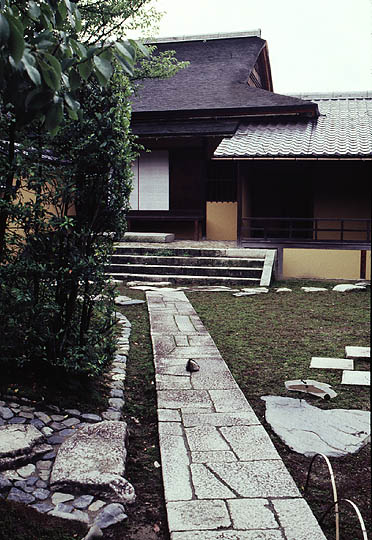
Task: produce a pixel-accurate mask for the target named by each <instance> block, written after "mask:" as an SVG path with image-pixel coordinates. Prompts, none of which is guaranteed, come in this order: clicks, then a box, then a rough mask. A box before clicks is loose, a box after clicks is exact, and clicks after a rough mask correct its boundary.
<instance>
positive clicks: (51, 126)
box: [45, 98, 63, 134]
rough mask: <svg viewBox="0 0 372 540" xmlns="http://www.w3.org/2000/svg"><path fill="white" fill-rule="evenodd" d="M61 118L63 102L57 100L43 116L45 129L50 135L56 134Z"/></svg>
mask: <svg viewBox="0 0 372 540" xmlns="http://www.w3.org/2000/svg"><path fill="white" fill-rule="evenodd" d="M62 118H63V102H62V100H61V99H60V98H57V100H56V101H54V102H53V103H52V104H51V105H50V107H49V108H48V110H47V113H46V115H45V127H46V129H47V130H48V131H50V132H51V133H52V134H55V133H56V132H57V129H58V126H59V124H60V123H61V121H62Z"/></svg>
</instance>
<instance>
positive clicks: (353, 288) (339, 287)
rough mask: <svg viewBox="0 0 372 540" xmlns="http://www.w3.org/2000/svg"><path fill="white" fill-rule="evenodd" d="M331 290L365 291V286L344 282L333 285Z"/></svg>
mask: <svg viewBox="0 0 372 540" xmlns="http://www.w3.org/2000/svg"><path fill="white" fill-rule="evenodd" d="M332 290H333V291H336V292H350V291H365V290H366V288H365V286H364V285H354V284H349V283H345V284H340V285H336V286H335V287H333V289H332Z"/></svg>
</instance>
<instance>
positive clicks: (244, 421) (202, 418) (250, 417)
mask: <svg viewBox="0 0 372 540" xmlns="http://www.w3.org/2000/svg"><path fill="white" fill-rule="evenodd" d="M247 409H248V410H246V411H239V412H230V413H204V414H195V413H192V412H189V411H185V412H183V413H182V419H183V424H184V426H185V427H192V426H208V425H209V426H235V425H237V426H242V425H243V426H249V425H253V424H258V425H261V424H260V421H259V420H258V418H257V416H256V414H255V413H254V411H253V409H252V408H251V407H250V406H249V407H248V408H247Z"/></svg>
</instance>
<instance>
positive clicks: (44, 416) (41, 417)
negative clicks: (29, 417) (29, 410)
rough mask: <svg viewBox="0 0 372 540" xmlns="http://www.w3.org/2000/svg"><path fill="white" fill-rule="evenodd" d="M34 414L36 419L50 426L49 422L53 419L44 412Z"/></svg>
mask: <svg viewBox="0 0 372 540" xmlns="http://www.w3.org/2000/svg"><path fill="white" fill-rule="evenodd" d="M34 414H35V416H36V418H38V419H39V420H41V421H42V422H44V424H49V422H51V421H52V419H51V417H50V416H49V415H47V414H45V413H44V412H42V411H35V413H34Z"/></svg>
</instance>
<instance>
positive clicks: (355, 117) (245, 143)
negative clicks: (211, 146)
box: [214, 92, 372, 158]
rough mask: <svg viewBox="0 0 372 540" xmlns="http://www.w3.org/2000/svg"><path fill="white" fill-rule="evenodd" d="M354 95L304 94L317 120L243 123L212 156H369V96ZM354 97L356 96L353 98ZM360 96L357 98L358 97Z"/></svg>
mask: <svg viewBox="0 0 372 540" xmlns="http://www.w3.org/2000/svg"><path fill="white" fill-rule="evenodd" d="M368 94H369V95H371V92H369V93H356V92H354V93H353V94H352V95H351V96H349V97H342V98H341V97H339V98H337V97H336V96H337V95H340V93H336V92H335V93H333V94H327V96H326V97H325V98H321V96H320V95H316V97H315V96H314V95H311V94H304V95H302V96H301V97H302V99H309V100H310V99H311V101H313V102H315V103H317V104H318V107H319V111H320V116H319V117H318V118H316V119H311V120H306V119H298V120H295V119H294V120H292V121H288V120H287V119H281V120H277V119H276V120H272V121H266V120H265V121H257V122H253V121H251V122H244V123H242V124H241V125H240V126H239V128H238V130H237V131H236V133H235V135H234V136H233V137H232V138H231V139H227V138H226V139H223V141H222V142H221V144H220V145H219V146H218V148H217V150H216V151H215V154H214V155H215V157H220V158H222V157H246V158H249V157H261V158H262V157H294V156H298V157H306V156H307V157H311V156H313V157H319V156H322V157H341V156H343V157H372V97H369V96H368ZM356 96H357V97H356ZM359 96H360V97H359Z"/></svg>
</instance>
